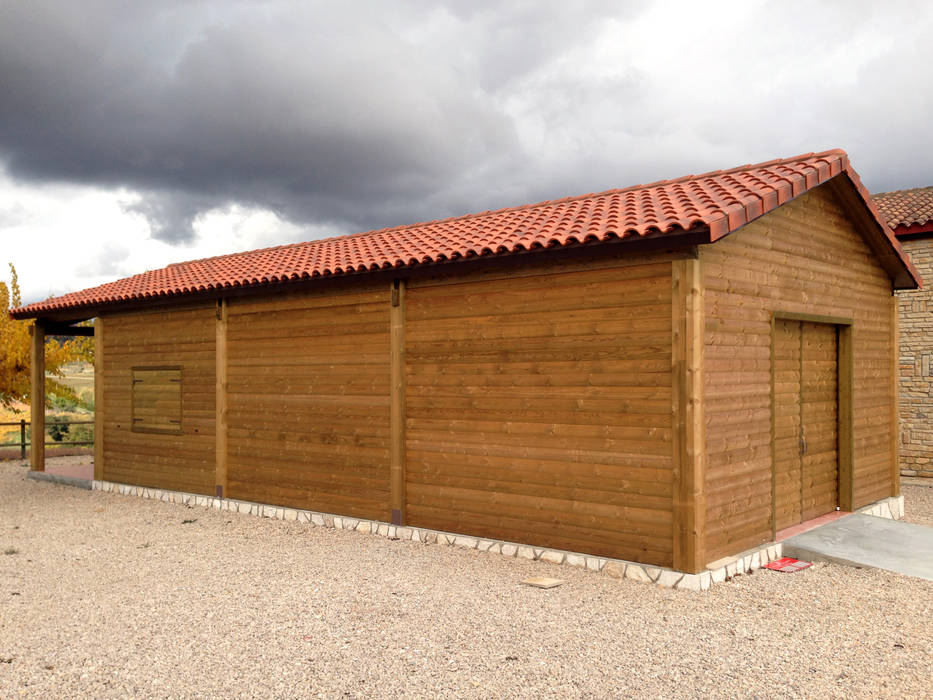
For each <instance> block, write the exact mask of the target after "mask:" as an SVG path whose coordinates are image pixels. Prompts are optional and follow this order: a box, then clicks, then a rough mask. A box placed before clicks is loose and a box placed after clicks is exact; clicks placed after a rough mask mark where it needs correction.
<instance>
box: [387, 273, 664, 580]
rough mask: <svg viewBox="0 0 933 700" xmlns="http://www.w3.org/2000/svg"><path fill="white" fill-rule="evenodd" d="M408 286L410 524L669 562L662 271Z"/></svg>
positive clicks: (536, 275) (477, 277)
mask: <svg viewBox="0 0 933 700" xmlns="http://www.w3.org/2000/svg"><path fill="white" fill-rule="evenodd" d="M655 260H656V262H653V263H650V264H630V265H625V264H623V263H620V262H615V263H613V264H609V265H607V263H605V262H603V263H602V264H600V263H597V264H595V265H593V264H590V265H589V268H590V269H586V268H585V267H583V268H580V269H576V270H560V269H557V270H553V269H547V268H542V267H540V266H539V267H538V268H532V269H525V270H524V271H521V270H517V271H515V272H513V273H512V274H510V275H509V274H508V273H500V274H499V275H489V274H487V275H484V276H481V275H474V276H457V277H448V278H441V279H436V280H427V281H421V282H418V281H412V282H411V283H410V285H409V287H408V290H407V297H406V305H407V309H406V329H405V357H406V382H407V395H406V415H407V423H406V442H407V455H406V457H407V460H406V461H407V466H406V488H407V492H406V502H407V516H408V517H407V519H408V522H410V523H411V524H412V525H417V526H423V527H429V528H437V529H441V530H448V531H452V532H465V533H470V534H473V535H478V536H485V537H490V538H499V539H505V540H512V541H517V542H528V543H534V544H537V545H541V546H549V547H556V548H561V549H569V550H576V551H582V552H591V553H596V554H602V555H606V556H612V557H620V558H624V559H633V560H637V561H642V562H648V563H653V564H659V565H669V564H671V561H672V484H671V460H672V449H673V448H672V434H671V431H672V427H671V405H672V403H671V402H672V396H671V327H672V322H671V262H670V258H669V257H664V256H659V257H657V258H655Z"/></svg>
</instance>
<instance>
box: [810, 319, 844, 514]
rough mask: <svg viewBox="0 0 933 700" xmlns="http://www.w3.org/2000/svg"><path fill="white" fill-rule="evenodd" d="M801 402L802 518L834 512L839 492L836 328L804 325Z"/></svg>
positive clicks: (812, 324) (821, 324) (816, 324)
mask: <svg viewBox="0 0 933 700" xmlns="http://www.w3.org/2000/svg"><path fill="white" fill-rule="evenodd" d="M801 335H802V337H801V380H802V381H801V405H802V424H803V430H804V435H803V438H804V441H805V443H806V451H805V453H804V455H803V460H802V485H801V489H802V490H801V511H802V513H801V519H802V520H809V519H810V518H815V517H817V516H820V515H823V514H824V513H828V512H829V511H832V510H834V509H835V507H836V494H837V492H838V483H837V479H838V463H839V459H838V440H837V435H836V433H837V426H838V420H839V418H838V415H837V410H838V409H837V406H838V395H839V392H838V384H837V381H838V372H837V360H836V358H837V356H838V353H837V349H836V328H835V326H830V325H827V324H823V323H802V324H801Z"/></svg>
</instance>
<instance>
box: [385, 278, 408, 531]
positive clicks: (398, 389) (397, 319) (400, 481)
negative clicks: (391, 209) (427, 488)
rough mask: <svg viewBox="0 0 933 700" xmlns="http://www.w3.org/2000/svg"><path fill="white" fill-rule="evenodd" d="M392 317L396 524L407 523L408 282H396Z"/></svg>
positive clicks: (391, 462)
mask: <svg viewBox="0 0 933 700" xmlns="http://www.w3.org/2000/svg"><path fill="white" fill-rule="evenodd" d="M390 294H391V308H390V310H389V317H390V333H391V338H390V349H389V355H390V357H389V362H390V365H391V369H390V372H391V374H392V376H391V405H390V416H389V420H390V438H389V439H390V443H389V470H390V474H391V477H390V479H391V486H390V490H391V496H390V501H391V502H390V504H389V505H390V508H391V519H392V523H393V524H394V525H402V524H404V523H405V501H406V499H405V281H404V280H395V281H393V283H392V289H391V291H390Z"/></svg>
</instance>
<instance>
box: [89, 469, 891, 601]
mask: <svg viewBox="0 0 933 700" xmlns="http://www.w3.org/2000/svg"><path fill="white" fill-rule="evenodd" d="M92 489H93V490H94V491H101V492H104V493H115V494H119V495H122V496H137V497H139V498H148V499H151V500H156V501H164V502H166V503H177V504H182V505H186V506H200V507H202V508H212V509H214V510H226V511H230V512H234V513H244V514H249V515H256V516H259V517H262V518H273V519H275V520H293V521H296V522H300V523H307V524H309V525H312V526H317V527H327V528H334V529H337V530H355V531H357V532H363V533H367V534H372V535H378V536H380V537H386V538H388V539H390V540H411V541H412V542H422V543H424V544H446V545H451V546H454V547H463V548H464V549H475V550H478V551H480V552H493V553H495V554H501V555H503V556H506V557H513V558H518V559H529V560H534V561H546V562H550V563H552V564H562V565H566V566H577V567H580V568H584V569H587V570H589V571H593V572H597V573H602V574H604V575H606V576H609V577H611V578H617V579H628V580H630V581H644V582H646V583H654V584H656V585H658V586H661V587H662V588H674V589H677V590H686V591H705V590H707V589H708V588H709V587H710V586H711V585H712V584H714V583H722V582H723V581H729V580H731V579H732V578H734V577H736V576H740V575H742V574H745V573H748V572H750V571H755V570H756V569H760V568H761V567H762V566H764V565H765V564H767V563H768V562H770V561H773V560H774V559H780V558H781V556H782V554H781V552H782V551H783V548H782V545H781V544H780V543H779V542H778V543H774V542H772V543H771V544H768V545H762V546H761V547H757V548H755V549H750V550H748V551H747V552H743V553H742V554H739V555H737V556H734V557H727V558H725V559H720V560H719V561H717V562H714V563H713V564H711V565H710V567H709V568H708V569H707V570H706V571H701V572H700V573H698V574H685V573H683V572H682V571H674V570H673V569H667V568H664V567H660V566H651V565H649V564H639V563H637V562H632V561H624V560H622V559H610V558H608V557H598V556H594V555H592V554H581V553H579V552H567V551H563V550H559V549H549V548H547V547H535V546H532V545H527V544H519V543H516V542H503V541H501V540H490V539H485V538H482V537H473V536H471V535H459V534H456V533H451V532H441V531H439V530H428V529H426V528H422V527H410V526H407V525H406V526H402V525H390V524H389V523H385V522H380V521H378V520H363V519H361V518H351V517H348V516H345V515H333V514H331V513H321V512H318V511H312V510H301V509H298V508H286V507H284V506H272V505H268V504H264V503H253V502H251V501H239V500H235V499H230V498H215V497H213V496H204V495H201V494H194V493H185V492H183V491H169V490H166V489H154V488H148V487H146V486H132V485H129V484H118V483H114V482H112V481H97V480H95V481H93V482H92ZM902 500H903V499H902ZM901 512H903V509H902V511H901Z"/></svg>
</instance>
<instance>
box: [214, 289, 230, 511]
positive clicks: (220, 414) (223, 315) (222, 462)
mask: <svg viewBox="0 0 933 700" xmlns="http://www.w3.org/2000/svg"><path fill="white" fill-rule="evenodd" d="M216 363H217V364H216V384H217V397H216V407H215V408H216V420H215V426H214V434H215V437H216V440H215V465H214V471H215V477H214V483H215V485H216V491H217V498H224V497H225V496H226V494H227V300H226V299H218V300H217V343H216Z"/></svg>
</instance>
